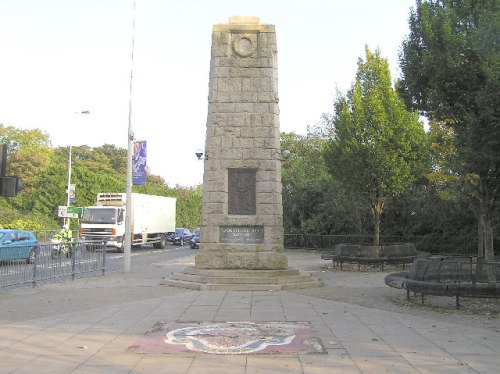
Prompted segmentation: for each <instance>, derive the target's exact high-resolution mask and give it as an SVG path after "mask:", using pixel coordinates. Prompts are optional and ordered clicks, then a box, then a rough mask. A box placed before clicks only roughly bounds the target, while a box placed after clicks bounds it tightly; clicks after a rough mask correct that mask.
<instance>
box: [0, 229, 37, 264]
mask: <svg viewBox="0 0 500 374" xmlns="http://www.w3.org/2000/svg"><path fill="white" fill-rule="evenodd" d="M37 245H38V241H37V240H36V238H35V235H33V233H32V232H30V231H24V230H7V229H0V261H12V260H25V261H26V262H27V263H28V264H31V263H33V262H34V261H35V255H36V254H35V249H36V246H37Z"/></svg>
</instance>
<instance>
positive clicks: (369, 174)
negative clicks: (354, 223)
mask: <svg viewBox="0 0 500 374" xmlns="http://www.w3.org/2000/svg"><path fill="white" fill-rule="evenodd" d="M334 108H335V113H334V114H333V116H332V118H331V122H332V129H333V134H332V138H331V140H330V141H329V143H328V145H327V146H326V147H325V151H324V157H325V160H326V163H327V165H328V168H329V170H330V172H331V174H332V175H333V176H334V177H335V178H336V179H338V180H339V181H341V182H343V183H344V184H345V185H346V186H348V188H350V189H351V190H352V191H353V192H354V193H355V194H357V195H360V196H362V197H364V198H365V199H366V200H367V201H369V203H370V206H371V209H372V213H373V225H374V237H373V243H374V245H378V244H379V243H380V218H381V214H382V212H383V209H384V203H385V201H386V200H387V198H388V197H390V196H393V195H394V194H398V193H401V192H403V191H404V190H405V189H406V188H408V187H409V186H411V185H412V183H413V182H414V181H415V180H416V179H417V178H418V177H420V176H422V175H423V173H424V172H425V171H426V168H427V159H428V156H427V149H428V148H427V141H426V136H425V132H424V128H423V125H422V123H420V122H419V119H418V114H417V113H412V112H409V111H407V110H406V108H405V106H404V103H403V102H402V101H401V100H400V98H399V97H398V95H397V94H396V92H395V91H394V89H393V87H392V83H391V76H390V71H389V64H388V63H387V60H386V59H384V58H382V57H381V56H380V51H379V50H377V51H376V52H375V54H373V53H372V52H371V51H370V50H369V48H368V47H366V61H363V60H362V59H359V60H358V71H357V74H356V80H355V82H354V84H353V86H352V88H351V89H350V90H349V91H348V93H347V96H346V97H344V96H343V95H341V94H340V93H338V95H337V98H336V101H335V103H334Z"/></svg>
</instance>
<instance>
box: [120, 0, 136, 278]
mask: <svg viewBox="0 0 500 374" xmlns="http://www.w3.org/2000/svg"><path fill="white" fill-rule="evenodd" d="M132 18H133V21H132V57H131V62H130V84H129V99H128V131H127V144H128V147H127V177H126V182H125V183H126V186H125V194H126V196H127V197H126V200H127V201H126V203H125V204H126V205H125V240H124V242H123V247H124V248H123V254H124V256H123V269H124V271H125V272H126V273H128V272H130V269H131V261H130V256H131V253H130V252H131V246H132V243H131V241H132V228H131V215H132V214H131V213H132V184H133V178H132V155H133V150H134V132H133V131H132V78H133V71H134V44H135V1H134V9H133V16H132Z"/></svg>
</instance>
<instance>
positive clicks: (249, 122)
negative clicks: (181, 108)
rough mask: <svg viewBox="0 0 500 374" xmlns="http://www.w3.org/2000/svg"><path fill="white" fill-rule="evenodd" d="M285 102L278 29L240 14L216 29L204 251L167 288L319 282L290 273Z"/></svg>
mask: <svg viewBox="0 0 500 374" xmlns="http://www.w3.org/2000/svg"><path fill="white" fill-rule="evenodd" d="M278 101H279V99H278V66H277V47H276V34H275V30H274V25H268V24H261V23H259V18H258V17H239V16H237V17H231V18H230V20H229V24H219V25H215V26H214V27H213V31H212V53H211V62H210V81H209V96H208V117H207V127H206V143H205V152H204V153H205V157H204V175H203V198H202V217H201V235H200V250H199V253H198V254H197V255H196V257H195V267H194V268H191V269H186V270H185V271H184V273H181V274H173V275H172V277H171V279H168V280H166V281H165V283H166V284H170V285H177V286H184V287H190V288H203V289H207V288H210V289H214V288H215V289H224V288H225V289H269V288H275V289H282V288H286V287H284V286H286V285H288V287H289V288H291V287H292V284H293V287H294V288H303V287H311V286H317V285H319V282H317V281H315V280H313V279H311V278H309V277H306V276H302V275H300V274H299V272H298V271H297V270H290V269H288V259H287V256H286V255H285V253H284V247H283V207H282V196H281V188H282V187H281V162H282V156H281V147H280V128H279V106H278ZM257 279H260V280H257ZM255 283H257V284H255ZM210 285H211V286H210ZM273 285H275V286H276V287H273Z"/></svg>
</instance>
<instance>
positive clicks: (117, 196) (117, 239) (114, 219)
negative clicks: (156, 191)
mask: <svg viewBox="0 0 500 374" xmlns="http://www.w3.org/2000/svg"><path fill="white" fill-rule="evenodd" d="M131 197H132V201H131V207H132V210H131V212H130V213H131V216H130V233H131V235H132V238H131V244H132V246H133V247H140V246H141V245H143V244H148V243H151V244H153V246H154V248H163V247H165V245H166V244H167V233H169V232H174V231H175V208H176V199H175V198H173V197H165V196H155V195H144V194H138V193H132V194H131ZM126 202H127V194H125V193H98V194H97V202H96V205H95V206H89V207H85V208H84V209H83V213H82V218H81V223H80V238H81V239H82V240H85V241H87V240H88V241H106V245H107V246H110V247H116V248H117V251H118V252H123V250H124V240H125V215H126V214H128V213H127V212H126V211H125V210H126V209H125V208H126V205H127V204H126Z"/></svg>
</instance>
